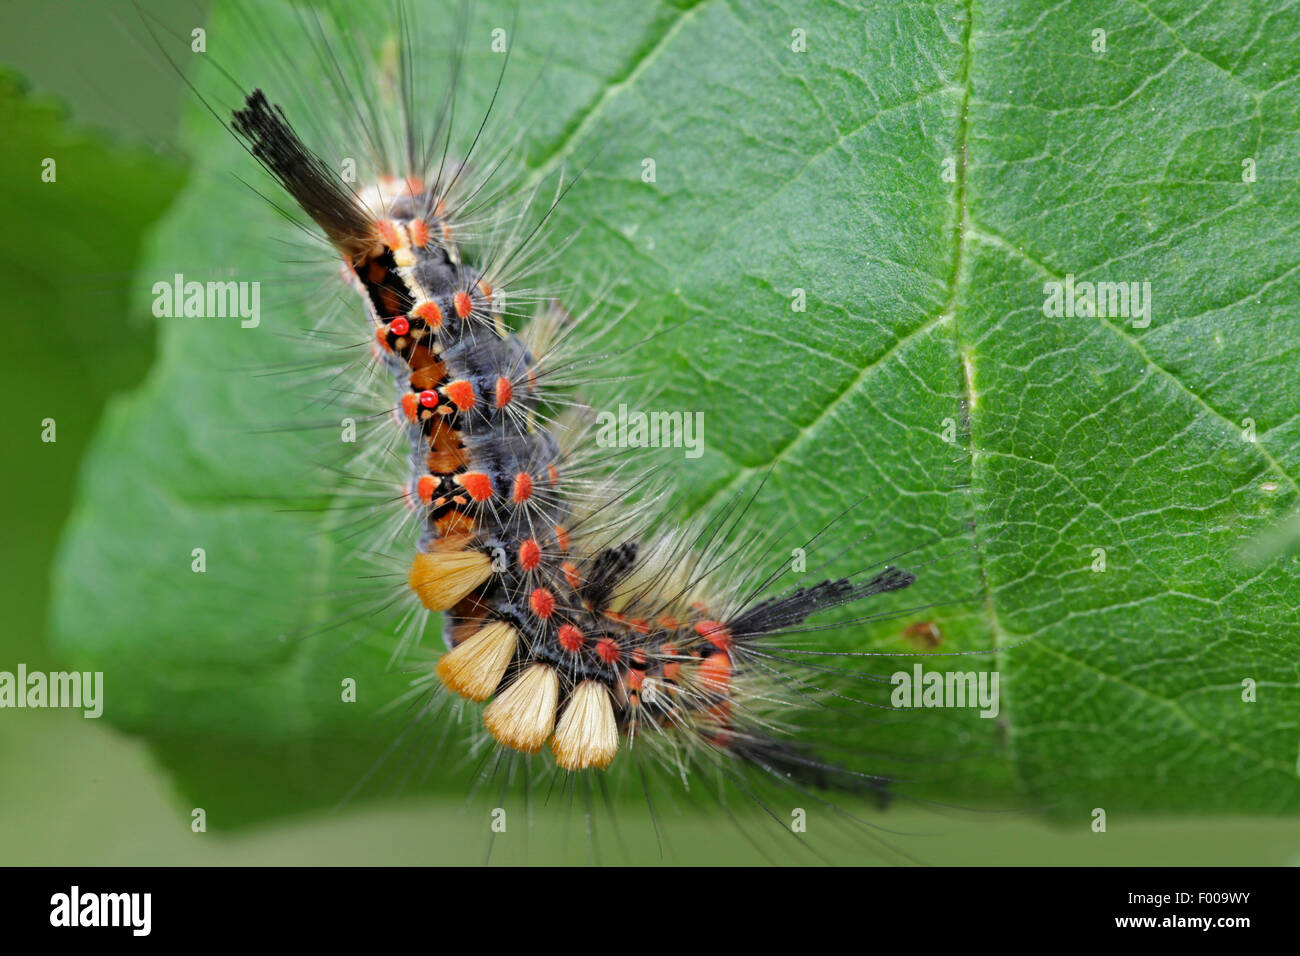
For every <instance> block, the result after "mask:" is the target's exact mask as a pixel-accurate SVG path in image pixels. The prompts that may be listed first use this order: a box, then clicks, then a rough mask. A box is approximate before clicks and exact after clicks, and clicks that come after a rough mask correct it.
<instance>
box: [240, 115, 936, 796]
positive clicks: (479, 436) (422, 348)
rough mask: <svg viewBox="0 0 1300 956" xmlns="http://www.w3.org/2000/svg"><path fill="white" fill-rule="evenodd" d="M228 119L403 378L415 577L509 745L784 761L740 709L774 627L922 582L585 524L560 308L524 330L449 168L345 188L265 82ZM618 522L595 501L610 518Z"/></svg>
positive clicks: (569, 760) (780, 746)
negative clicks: (469, 222) (555, 348)
mask: <svg viewBox="0 0 1300 956" xmlns="http://www.w3.org/2000/svg"><path fill="white" fill-rule="evenodd" d="M232 126H233V129H234V130H235V131H236V132H237V133H238V134H239V135H240V136H241V137H243V138H244V139H245V141H246V142H247V144H248V147H249V150H250V151H251V152H252V154H253V155H254V156H255V157H256V158H257V159H258V160H259V161H260V162H261V163H262V164H263V165H265V166H266V168H267V169H268V170H269V171H270V172H271V173H272V174H273V175H274V176H275V177H276V178H277V179H278V180H279V181H280V183H281V184H282V185H283V186H284V187H285V189H286V190H287V191H288V192H289V193H290V194H291V195H292V196H293V197H294V199H295V200H296V201H297V202H298V204H299V205H300V206H301V208H302V209H303V211H304V212H306V213H307V214H308V215H310V216H311V217H312V219H313V220H314V221H315V222H316V223H317V224H318V225H319V226H320V228H321V229H322V231H323V232H324V233H325V235H326V236H327V237H328V239H329V241H330V242H331V243H332V244H333V246H334V248H335V249H336V250H337V251H338V253H339V254H340V256H341V257H342V259H343V262H344V264H345V271H346V276H347V279H348V281H349V282H350V283H351V284H352V285H353V287H354V289H355V290H356V292H357V293H358V296H359V298H360V300H361V303H362V304H363V305H364V310H365V314H366V316H367V318H368V320H369V323H370V326H371V327H372V329H373V330H374V336H375V341H376V349H377V354H378V357H379V359H380V360H381V361H382V363H383V364H384V366H385V367H386V369H387V370H388V372H389V373H391V375H392V377H393V380H394V382H395V384H396V393H397V394H396V400H395V405H394V410H395V413H396V414H395V416H394V417H395V420H396V422H397V427H399V428H400V429H402V430H403V431H404V432H405V437H406V439H407V441H408V443H409V447H410V465H411V475H410V481H409V485H408V487H409V489H410V495H411V501H412V504H413V505H414V507H416V508H417V509H418V513H419V516H420V535H419V542H418V549H417V551H416V553H415V554H414V557H413V559H412V563H411V565H410V570H409V574H408V578H407V580H408V585H409V587H410V589H411V590H412V591H413V592H414V593H415V594H416V595H417V596H418V598H419V600H420V602H421V603H422V604H423V606H424V607H426V608H428V609H429V610H431V611H436V612H445V614H446V624H445V627H444V634H445V639H446V643H447V647H448V651H447V653H446V654H444V655H443V656H442V657H441V659H440V660H439V661H438V662H437V665H436V673H437V676H438V677H439V679H440V680H441V682H442V684H443V685H444V686H445V687H446V688H447V689H448V690H450V691H452V692H454V693H456V694H458V695H460V696H462V697H464V698H467V699H469V700H471V701H476V702H486V706H485V707H484V709H483V722H484V724H485V725H486V726H487V728H488V730H489V731H490V732H491V734H492V735H493V737H495V738H496V740H497V741H498V742H499V743H500V744H501V745H502V746H504V747H508V748H511V749H513V750H517V751H523V752H525V753H537V752H538V751H540V750H541V749H542V748H543V747H544V746H545V745H546V744H547V742H548V741H549V743H550V747H551V750H552V751H553V753H554V757H555V761H556V763H557V764H558V766H559V767H561V768H562V769H564V770H574V771H576V770H586V769H589V768H599V769H603V768H605V767H607V766H609V764H610V763H611V762H612V761H613V760H614V759H615V757H616V755H617V753H618V751H619V748H620V742H621V741H625V740H628V741H630V740H635V739H637V738H638V737H644V736H646V735H660V734H668V735H673V734H678V735H686V736H688V737H690V738H691V739H693V740H698V741H702V742H703V743H704V744H705V745H706V746H708V747H710V748H714V749H717V750H719V751H721V752H724V753H730V754H733V755H740V756H745V757H749V758H751V759H768V760H773V761H775V760H779V759H782V758H783V757H786V758H788V754H787V751H790V750H791V745H790V744H788V743H783V742H778V741H777V740H775V739H773V738H771V737H770V736H768V734H767V733H765V732H764V731H763V730H762V729H761V727H760V726H759V725H758V723H757V722H755V721H754V719H753V717H752V715H751V714H750V712H749V711H750V703H749V702H748V701H747V700H746V697H747V695H749V694H751V693H752V688H751V687H750V686H748V685H751V684H752V683H754V682H755V680H756V678H758V677H759V675H760V674H761V671H762V668H760V667H758V666H756V657H755V655H756V654H757V653H759V651H758V650H757V649H759V648H761V646H762V640H763V638H764V636H765V635H768V634H771V633H774V632H780V631H783V630H785V629H787V628H790V627H792V626H794V625H797V624H800V623H801V622H802V621H804V620H805V619H806V618H807V617H808V616H809V615H811V614H813V613H815V612H816V611H818V610H821V609H824V608H827V607H831V606H836V605H841V604H847V603H851V602H854V601H857V600H859V599H861V598H864V597H867V596H869V595H872V594H878V593H881V592H885V591H894V590H899V589H901V588H905V587H907V586H908V585H909V584H911V583H912V582H913V580H914V577H913V576H912V574H910V573H908V572H906V571H903V570H900V569H896V568H892V567H887V568H885V569H884V570H883V571H881V572H879V573H877V574H875V575H874V576H872V577H870V578H869V579H868V580H865V581H858V582H855V581H853V580H850V579H848V578H840V579H834V580H824V581H821V582H818V583H814V584H812V585H810V586H804V587H799V588H796V589H793V590H790V591H788V592H786V593H784V594H781V595H778V596H775V597H768V598H765V599H761V600H757V601H755V600H748V601H746V600H741V599H740V596H738V595H728V594H726V593H725V590H724V589H722V588H720V587H719V586H718V583H717V577H718V576H719V575H718V569H717V568H715V567H710V566H709V562H708V559H707V558H706V557H705V556H702V555H700V554H695V555H692V554H690V553H683V551H682V549H681V548H680V547H679V546H677V543H675V542H674V541H673V540H671V537H669V538H666V539H664V540H661V541H658V542H646V541H640V540H637V539H636V538H635V537H627V538H625V539H623V540H620V541H618V542H617V543H613V544H606V543H604V541H606V540H608V539H609V538H610V535H609V534H608V530H606V532H605V533H602V534H599V535H597V534H591V533H588V530H587V529H588V528H589V527H590V526H591V525H592V524H593V522H592V521H591V520H590V516H583V515H581V514H579V513H578V510H577V507H576V505H577V501H576V497H577V496H575V493H574V491H575V487H579V486H580V484H581V483H582V482H583V481H584V480H585V479H583V478H582V477H579V476H575V475H573V474H572V473H571V472H570V470H569V469H568V468H567V467H566V462H569V461H572V460H574V459H575V457H576V456H575V455H574V454H573V452H572V451H569V452H566V451H564V450H562V447H561V442H560V440H559V439H558V438H557V436H556V435H555V434H554V433H553V430H552V428H551V427H549V426H548V423H547V421H546V420H545V418H544V417H543V415H542V411H543V405H544V403H545V400H546V395H545V388H544V384H543V382H542V380H541V378H540V377H539V370H544V369H545V367H546V366H545V363H546V359H547V355H546V354H545V353H544V352H542V351H541V349H542V348H544V346H545V340H546V338H547V337H548V332H550V331H551V330H552V329H553V328H554V326H555V325H556V323H558V322H563V321H564V320H565V316H564V314H563V312H562V310H561V309H560V307H559V306H558V305H557V304H554V303H551V304H548V305H546V306H545V309H546V314H543V315H541V316H539V317H538V318H536V319H535V320H534V322H533V323H531V325H530V326H529V330H528V331H529V332H530V333H531V334H528V335H526V336H521V335H520V334H517V333H516V332H514V331H512V330H511V328H510V327H509V325H508V324H507V321H506V316H505V315H504V314H503V310H502V308H501V306H500V304H499V300H498V299H497V298H496V295H495V293H496V291H497V290H495V289H494V285H495V283H496V279H495V278H494V277H493V275H491V274H490V272H489V271H488V270H487V269H485V268H483V267H481V266H479V265H477V264H474V263H471V262H467V261H465V260H464V259H463V257H462V255H461V252H460V249H459V246H458V242H457V236H458V233H459V232H460V231H461V228H462V222H461V219H462V214H463V209H464V206H463V203H462V202H461V201H460V200H458V198H457V197H456V191H455V179H456V177H455V176H454V175H451V176H442V177H435V178H434V179H433V181H431V182H430V181H428V180H427V179H426V178H425V171H423V170H405V171H394V173H393V174H392V175H390V176H388V177H386V178H384V179H382V180H381V181H379V182H377V183H375V184H373V185H372V187H371V188H369V189H368V190H365V191H363V192H361V193H359V194H357V195H350V194H348V193H347V192H346V191H345V190H344V189H342V188H341V186H340V185H339V184H338V183H337V181H336V180H335V179H334V178H333V177H332V175H331V174H330V172H329V171H328V170H327V168H326V167H325V166H324V165H323V164H322V163H321V162H320V161H319V160H318V159H316V158H315V156H314V155H313V153H312V152H311V151H310V150H309V149H308V148H307V147H306V146H305V145H304V144H303V143H302V141H301V140H300V139H299V137H298V136H297V134H296V133H295V132H294V131H293V129H292V128H291V127H290V125H289V123H288V121H287V119H286V117H285V116H284V114H283V113H281V112H280V111H279V110H277V109H276V108H275V107H274V106H272V105H271V104H270V103H269V102H268V100H267V99H266V97H265V95H264V94H263V93H262V92H261V91H256V92H254V93H252V94H251V95H249V97H248V99H247V102H246V103H245V104H244V106H243V108H242V109H240V110H238V111H236V112H235V113H234V116H233V123H232ZM571 482H574V483H575V484H571ZM605 493H606V494H607V495H608V496H609V498H610V499H611V500H613V501H615V502H617V501H618V500H619V498H620V497H621V496H622V493H621V492H619V491H616V490H614V488H613V486H612V485H610V486H606V488H605ZM607 510H608V508H607V507H606V508H603V509H602V508H597V509H596V511H597V513H598V514H600V523H601V524H604V525H608V523H609V521H610V520H611V516H610V515H609V514H608V513H607ZM612 520H613V522H614V527H616V528H617V527H618V526H619V522H618V519H617V518H616V517H614V518H613V519H612ZM786 762H787V763H788V764H789V765H790V766H791V767H797V766H798V763H797V761H794V762H792V761H790V760H788V759H787V760H786Z"/></svg>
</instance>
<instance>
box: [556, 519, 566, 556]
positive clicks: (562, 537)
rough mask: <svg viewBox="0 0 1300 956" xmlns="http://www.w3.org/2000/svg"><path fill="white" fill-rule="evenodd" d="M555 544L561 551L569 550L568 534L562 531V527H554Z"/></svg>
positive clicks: (558, 525)
mask: <svg viewBox="0 0 1300 956" xmlns="http://www.w3.org/2000/svg"><path fill="white" fill-rule="evenodd" d="M555 543H556V545H557V546H558V547H559V549H560V550H561V551H568V550H569V532H567V531H565V530H564V525H560V524H557V525H556V526H555Z"/></svg>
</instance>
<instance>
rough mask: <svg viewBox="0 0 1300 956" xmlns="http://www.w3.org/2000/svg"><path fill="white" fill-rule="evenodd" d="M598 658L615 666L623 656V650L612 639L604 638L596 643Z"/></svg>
mask: <svg viewBox="0 0 1300 956" xmlns="http://www.w3.org/2000/svg"><path fill="white" fill-rule="evenodd" d="M596 656H597V657H599V658H600V659H601V660H602V661H604V662H605V663H606V664H614V663H617V662H618V659H619V658H620V657H622V656H623V650H622V648H620V647H619V646H618V641H616V640H614V639H613V638H612V637H602V638H601V639H600V640H599V641H597V642H596Z"/></svg>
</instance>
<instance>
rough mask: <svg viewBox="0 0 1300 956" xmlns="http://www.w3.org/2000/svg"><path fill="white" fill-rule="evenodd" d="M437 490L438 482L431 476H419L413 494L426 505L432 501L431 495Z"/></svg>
mask: <svg viewBox="0 0 1300 956" xmlns="http://www.w3.org/2000/svg"><path fill="white" fill-rule="evenodd" d="M437 488H438V481H437V479H435V478H434V477H433V475H421V476H420V480H419V481H417V482H416V483H415V493H416V495H417V496H418V497H419V499H420V500H421V501H423V502H424V503H425V504H426V505H427V504H429V503H430V502H431V501H433V493H434V491H436V490H437Z"/></svg>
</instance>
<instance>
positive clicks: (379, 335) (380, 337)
mask: <svg viewBox="0 0 1300 956" xmlns="http://www.w3.org/2000/svg"><path fill="white" fill-rule="evenodd" d="M375 340H376V341H378V342H379V344H380V346H381V347H382V348H383V350H384V351H385V352H391V351H392V350H393V347H392V346H391V345H389V344H388V330H387V329H386V328H384V327H383V326H382V325H381V326H379V328H377V329H375Z"/></svg>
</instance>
